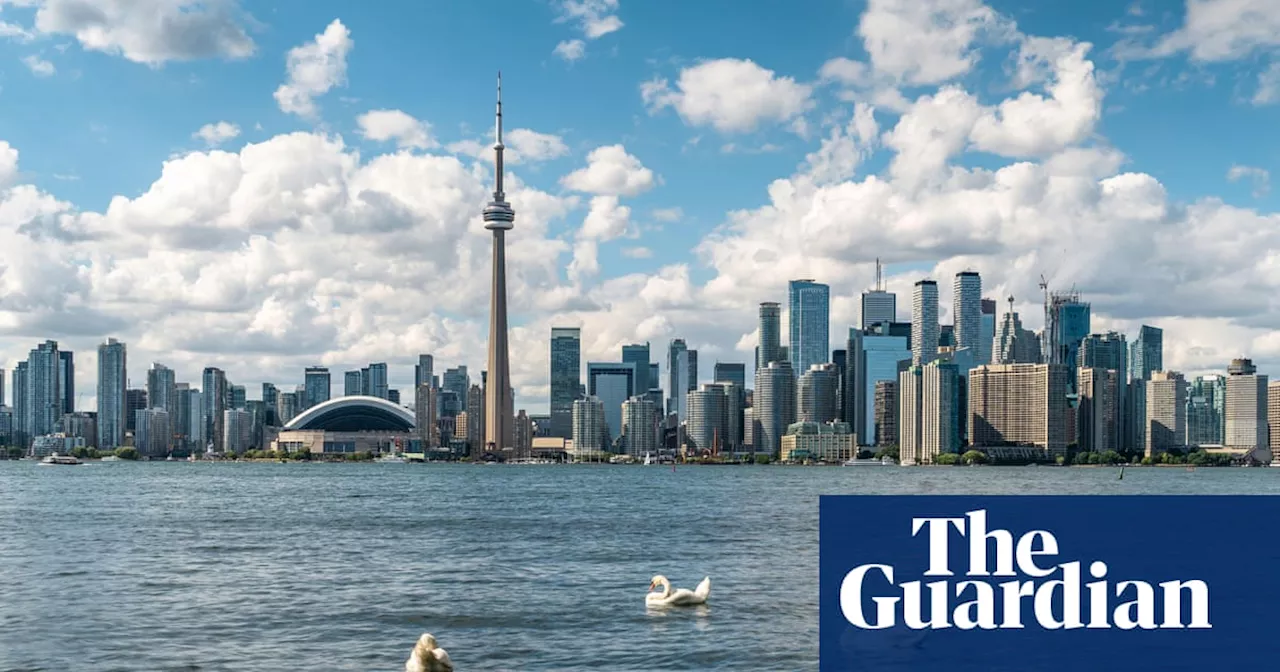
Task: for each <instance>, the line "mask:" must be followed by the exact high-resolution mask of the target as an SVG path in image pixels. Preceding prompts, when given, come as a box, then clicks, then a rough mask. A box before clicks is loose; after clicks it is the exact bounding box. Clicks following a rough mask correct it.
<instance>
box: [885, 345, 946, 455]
mask: <svg viewBox="0 0 1280 672" xmlns="http://www.w3.org/2000/svg"><path fill="white" fill-rule="evenodd" d="M959 385H960V376H959V373H958V371H957V369H956V366H955V365H954V364H951V363H948V362H941V361H937V360H935V361H932V362H930V363H929V364H928V365H926V366H921V367H916V366H912V367H911V368H910V369H908V370H907V371H905V372H903V373H902V374H901V375H900V376H899V378H898V386H899V389H901V390H902V391H903V392H902V394H901V398H900V401H899V404H900V406H899V416H900V417H902V418H903V420H902V428H901V432H902V435H903V436H907V435H909V436H910V437H911V442H910V445H908V444H907V442H906V441H905V440H904V441H903V444H902V445H901V446H900V458H901V460H902V463H903V464H932V463H933V462H934V461H935V460H936V459H937V456H938V455H940V454H942V453H956V452H959V450H960V443H961V441H960V438H961V437H960V427H959V424H958V413H957V409H958V405H959V402H960V397H959ZM908 394H910V395H911V397H910V398H907V395H908ZM904 407H909V408H908V410H909V412H904V411H903V410H902V409H903V408H904ZM908 419H909V421H910V423H911V424H910V425H908V424H907V423H908Z"/></svg>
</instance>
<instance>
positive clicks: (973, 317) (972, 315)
mask: <svg viewBox="0 0 1280 672" xmlns="http://www.w3.org/2000/svg"><path fill="white" fill-rule="evenodd" d="M951 319H952V321H953V322H954V324H955V337H956V343H955V347H956V348H957V349H959V348H970V349H972V350H973V351H974V353H975V356H974V361H975V362H977V363H979V364H988V363H990V362H989V361H983V359H982V357H981V353H982V352H985V350H984V349H983V348H982V276H980V275H978V272H977V271H961V272H959V273H956V278H955V283H954V285H953V286H952V291H951ZM987 347H988V348H990V347H991V346H990V341H988V345H987Z"/></svg>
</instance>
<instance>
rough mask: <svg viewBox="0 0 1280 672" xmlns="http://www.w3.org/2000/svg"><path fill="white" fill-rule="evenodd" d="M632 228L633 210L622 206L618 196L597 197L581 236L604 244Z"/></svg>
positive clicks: (592, 202)
mask: <svg viewBox="0 0 1280 672" xmlns="http://www.w3.org/2000/svg"><path fill="white" fill-rule="evenodd" d="M630 226H631V208H629V207H627V206H625V205H620V204H619V203H618V197H617V196H596V197H594V198H592V199H591V208H590V210H589V211H588V212H587V218H586V219H585V220H583V222H582V229H581V230H580V231H579V235H580V236H582V237H583V238H591V239H594V240H599V241H601V242H604V241H608V240H613V239H614V238H619V237H621V236H622V235H623V234H625V233H626V232H627V229H628V227H630Z"/></svg>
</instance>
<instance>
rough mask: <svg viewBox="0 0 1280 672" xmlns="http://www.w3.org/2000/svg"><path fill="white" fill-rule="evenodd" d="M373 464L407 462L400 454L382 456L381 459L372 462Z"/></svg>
mask: <svg viewBox="0 0 1280 672" xmlns="http://www.w3.org/2000/svg"><path fill="white" fill-rule="evenodd" d="M374 462H388V463H391V464H405V463H406V462H408V460H406V459H404V455H401V454H400V453H387V454H386V455H383V456H382V457H379V458H378V459H376V460H374Z"/></svg>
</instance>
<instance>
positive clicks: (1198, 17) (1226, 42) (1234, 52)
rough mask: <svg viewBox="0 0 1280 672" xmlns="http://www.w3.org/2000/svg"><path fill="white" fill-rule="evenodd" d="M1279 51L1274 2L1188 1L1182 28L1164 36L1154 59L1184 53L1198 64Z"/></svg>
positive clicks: (1278, 18)
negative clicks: (1259, 51) (1198, 62)
mask: <svg viewBox="0 0 1280 672" xmlns="http://www.w3.org/2000/svg"><path fill="white" fill-rule="evenodd" d="M1276 47H1280V12H1278V11H1276V4H1275V2H1274V0H1187V4H1186V17H1185V19H1184V21H1183V24H1182V26H1181V27H1179V28H1178V29H1177V30H1175V31H1174V32H1172V33H1170V34H1168V35H1166V36H1164V37H1163V38H1162V39H1161V40H1160V42H1159V43H1158V44H1156V46H1155V47H1154V49H1153V50H1152V53H1153V55H1156V56H1168V55H1171V54H1174V53H1178V52H1181V51H1186V52H1188V53H1189V54H1190V55H1191V58H1193V59H1196V60H1198V61H1231V60H1236V59H1240V58H1244V57H1245V56H1248V55H1250V54H1252V53H1254V52H1255V51H1257V50H1261V49H1272V48H1276Z"/></svg>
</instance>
